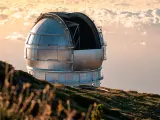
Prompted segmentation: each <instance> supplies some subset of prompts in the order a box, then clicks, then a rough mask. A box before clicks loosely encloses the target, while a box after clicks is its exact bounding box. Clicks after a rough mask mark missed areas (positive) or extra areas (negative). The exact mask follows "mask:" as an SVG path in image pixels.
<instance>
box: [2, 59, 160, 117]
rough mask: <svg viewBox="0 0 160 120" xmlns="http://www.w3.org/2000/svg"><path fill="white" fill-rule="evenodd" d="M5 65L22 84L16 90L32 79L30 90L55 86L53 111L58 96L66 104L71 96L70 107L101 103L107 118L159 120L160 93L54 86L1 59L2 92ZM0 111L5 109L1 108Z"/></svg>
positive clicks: (81, 109)
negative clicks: (16, 68)
mask: <svg viewBox="0 0 160 120" xmlns="http://www.w3.org/2000/svg"><path fill="white" fill-rule="evenodd" d="M6 68H7V69H8V72H7V73H8V74H10V73H11V74H13V75H12V76H13V77H12V78H11V77H8V80H9V81H11V80H12V85H15V86H16V85H19V89H17V92H18V91H19V92H21V91H22V90H23V84H24V83H30V85H31V86H30V89H29V90H30V92H35V94H36V93H37V91H40V92H41V93H42V92H43V93H44V89H43V88H45V86H46V85H49V86H50V88H53V91H52V92H54V93H55V96H56V102H55V101H54V103H53V102H51V106H52V111H54V109H56V108H55V105H54V106H53V104H55V103H56V107H57V101H58V100H62V103H63V104H64V106H67V104H66V101H67V100H70V106H71V108H74V109H76V110H77V111H78V112H79V113H81V112H87V111H88V108H89V106H90V105H91V104H93V103H97V105H99V106H101V107H102V108H101V109H102V110H103V113H102V115H101V116H102V118H103V119H105V120H133V119H136V120H141V119H149V120H160V95H156V94H149V93H138V92H136V91H123V90H116V89H110V88H103V87H93V86H86V85H81V86H79V87H77V88H73V87H69V86H63V85H54V86H53V85H51V84H50V83H48V82H46V81H39V80H37V79H36V78H34V77H33V76H31V75H29V74H28V73H26V72H23V71H20V70H14V68H13V66H12V65H9V64H8V65H7V64H6V63H5V62H2V61H0V84H1V91H0V92H2V94H3V86H4V83H5V82H4V78H5V76H6V75H5V73H6V72H5V70H7V69H6ZM42 96H43V95H42ZM0 112H2V111H1V110H0ZM52 116H54V114H52ZM77 116H78V114H77ZM75 119H76V118H75ZM97 119H98V118H97ZM99 119H100V118H99Z"/></svg>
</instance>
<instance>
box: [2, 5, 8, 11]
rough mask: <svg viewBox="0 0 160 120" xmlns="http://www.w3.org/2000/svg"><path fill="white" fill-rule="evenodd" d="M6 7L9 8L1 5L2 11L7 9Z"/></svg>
mask: <svg viewBox="0 0 160 120" xmlns="http://www.w3.org/2000/svg"><path fill="white" fill-rule="evenodd" d="M5 9H8V8H7V7H5V6H0V10H1V11H3V10H5Z"/></svg>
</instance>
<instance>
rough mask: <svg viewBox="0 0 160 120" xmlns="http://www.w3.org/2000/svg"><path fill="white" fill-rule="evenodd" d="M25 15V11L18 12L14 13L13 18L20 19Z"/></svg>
mask: <svg viewBox="0 0 160 120" xmlns="http://www.w3.org/2000/svg"><path fill="white" fill-rule="evenodd" d="M24 15H25V13H24V12H16V13H14V14H13V15H12V17H13V18H16V19H20V18H22V17H23V16H24Z"/></svg>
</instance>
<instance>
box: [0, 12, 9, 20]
mask: <svg viewBox="0 0 160 120" xmlns="http://www.w3.org/2000/svg"><path fill="white" fill-rule="evenodd" d="M6 19H8V15H6V14H0V21H1V20H6Z"/></svg>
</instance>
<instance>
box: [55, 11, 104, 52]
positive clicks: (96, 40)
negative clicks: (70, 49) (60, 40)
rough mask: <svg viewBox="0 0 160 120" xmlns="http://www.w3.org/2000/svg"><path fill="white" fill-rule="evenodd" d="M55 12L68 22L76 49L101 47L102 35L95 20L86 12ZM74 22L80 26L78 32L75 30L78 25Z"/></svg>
mask: <svg viewBox="0 0 160 120" xmlns="http://www.w3.org/2000/svg"><path fill="white" fill-rule="evenodd" d="M54 13H55V14H57V15H58V16H60V17H61V18H62V19H63V20H64V21H65V23H66V24H67V26H68V28H69V30H70V33H71V36H72V40H73V43H74V45H75V50H83V49H100V48H101V43H100V37H99V33H98V31H97V28H96V26H95V24H94V23H93V21H92V20H91V19H90V18H89V17H87V16H86V15H85V14H83V13H64V12H54ZM74 23H75V24H77V26H78V28H79V29H78V30H77V32H75V31H76V28H77V27H76V25H75V27H73V26H74ZM71 26H72V27H71ZM78 38H79V39H78Z"/></svg>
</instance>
